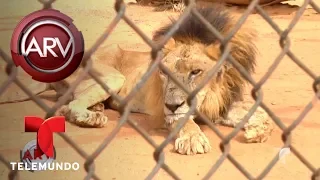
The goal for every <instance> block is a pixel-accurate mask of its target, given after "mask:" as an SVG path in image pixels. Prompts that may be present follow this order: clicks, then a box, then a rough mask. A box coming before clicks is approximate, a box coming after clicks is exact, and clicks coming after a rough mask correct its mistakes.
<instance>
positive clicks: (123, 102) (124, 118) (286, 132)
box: [0, 0, 320, 179]
mask: <svg viewBox="0 0 320 180" xmlns="http://www.w3.org/2000/svg"><path fill="white" fill-rule="evenodd" d="M54 1H55V0H49V1H45V0H39V2H40V3H42V4H43V8H44V9H46V8H51V5H52V3H54ZM184 3H185V6H186V8H185V10H184V12H183V13H182V14H181V16H180V17H179V19H178V20H177V21H176V23H175V25H174V26H173V27H172V29H171V30H170V31H169V32H168V33H167V34H166V35H165V38H164V39H163V40H162V42H160V43H155V42H153V41H152V40H151V39H149V38H148V37H147V36H146V35H145V34H144V33H143V32H142V31H141V30H140V29H139V28H138V27H137V26H136V25H135V24H134V23H133V22H132V21H131V20H130V18H128V17H127V16H126V15H125V13H124V12H125V10H126V4H125V3H124V2H123V1H122V0H116V1H115V6H114V7H115V10H116V11H117V15H116V16H115V17H114V19H113V21H112V22H111V24H110V25H109V27H108V28H107V29H106V31H105V32H104V33H103V35H102V36H101V37H100V38H99V39H98V40H97V41H96V42H95V44H94V45H93V46H92V47H91V48H90V49H89V50H87V52H86V53H85V56H84V59H83V64H82V68H84V71H83V74H82V75H81V76H79V77H78V78H77V80H76V81H75V82H74V83H73V84H71V85H70V87H69V89H68V91H67V92H66V93H65V94H64V95H63V96H62V98H60V99H59V101H58V102H57V103H56V104H55V105H54V106H53V107H52V108H50V107H48V106H47V105H46V104H45V103H44V102H43V101H42V100H41V99H40V98H39V97H37V96H35V95H34V94H32V92H31V91H30V90H29V89H27V88H26V87H25V86H24V85H23V84H22V83H21V81H19V80H18V79H17V78H16V77H17V68H16V67H15V65H14V64H13V61H12V60H11V58H10V57H9V56H8V55H7V54H5V53H4V51H3V50H2V49H0V56H1V57H2V58H3V59H4V61H5V62H6V63H7V66H6V73H7V74H8V79H7V80H6V81H5V82H4V83H3V84H2V85H1V86H0V95H1V94H2V93H3V92H4V91H5V90H6V88H7V87H8V86H9V85H10V84H11V83H15V84H16V85H18V86H19V87H20V88H21V89H22V90H23V91H24V92H25V93H26V94H27V95H28V96H30V98H31V99H32V100H33V101H34V102H35V103H36V104H37V105H38V106H40V107H41V108H42V109H43V110H44V111H45V112H47V114H46V118H48V117H51V116H53V115H54V113H55V112H56V110H57V109H58V108H59V107H61V106H62V105H63V104H65V103H66V102H67V101H68V96H70V94H71V93H72V92H73V91H74V89H75V87H76V85H77V84H79V82H80V81H81V80H82V79H83V77H84V76H85V75H87V74H88V75H89V76H91V77H92V78H93V79H94V80H96V82H97V83H99V84H100V85H101V86H102V87H103V89H104V90H105V91H107V92H108V93H109V94H111V96H112V98H113V99H115V100H117V101H118V102H119V103H120V108H119V112H120V113H121V118H120V120H119V122H118V125H117V126H116V127H115V128H114V129H113V131H112V132H111V133H110V135H109V136H108V137H106V138H105V139H104V141H103V142H102V143H101V145H100V146H99V147H98V148H97V149H96V150H95V151H94V152H93V153H92V154H87V153H86V152H85V151H83V150H82V149H81V148H80V147H79V146H78V145H77V144H76V143H75V142H73V141H72V140H71V139H70V138H69V137H68V136H67V135H65V134H61V133H60V134H59V135H60V136H61V137H62V138H63V139H64V140H65V141H66V142H67V143H69V144H70V146H71V147H72V148H74V149H75V150H76V151H77V152H78V153H79V154H80V155H81V156H82V157H83V158H84V159H86V161H85V164H84V168H85V170H86V171H87V176H86V178H85V179H91V178H93V179H100V178H99V176H98V175H97V174H95V164H94V160H95V159H96V157H97V156H98V155H99V154H100V153H101V152H102V151H103V150H104V149H105V148H107V146H108V145H109V143H110V141H111V140H112V139H113V138H114V137H115V136H116V134H117V133H118V132H119V130H120V128H121V127H122V126H123V125H124V124H125V123H128V124H129V125H130V126H131V127H132V128H134V129H135V130H137V132H139V133H140V134H141V136H143V137H144V138H145V140H146V141H147V142H149V143H150V144H151V145H152V146H153V147H154V148H155V151H154V157H153V158H154V160H155V161H156V162H157V164H156V166H155V167H154V168H153V170H152V171H151V172H150V174H149V175H148V177H147V178H146V179H152V178H153V177H154V176H155V174H156V173H157V172H158V171H159V170H160V169H161V168H162V169H163V170H165V171H166V172H167V173H168V174H169V175H171V176H172V177H173V178H174V179H180V178H179V175H178V174H177V173H175V172H174V171H172V170H171V168H170V167H169V166H168V165H167V164H166V163H165V161H164V160H165V156H164V153H163V149H164V148H165V147H166V146H167V145H168V144H169V143H170V141H171V140H172V139H173V137H174V135H175V134H177V133H178V131H179V130H180V129H181V128H182V126H183V125H184V124H185V123H186V121H187V120H188V117H185V118H183V119H182V120H181V121H180V122H179V123H178V125H177V126H176V128H175V129H174V130H173V131H171V132H170V134H169V135H168V136H167V138H166V140H165V141H164V142H162V143H161V144H160V145H159V146H158V145H156V143H155V142H154V141H153V140H152V138H151V137H150V136H149V135H148V133H147V132H146V131H145V130H144V129H143V128H141V127H139V126H138V125H137V124H136V123H135V122H134V121H133V120H132V119H130V118H129V117H128V115H129V112H130V107H129V106H128V105H127V104H128V102H129V101H130V100H131V99H132V98H133V97H134V95H135V94H136V93H137V90H138V89H139V88H140V87H141V86H143V84H144V82H146V80H147V79H148V77H149V76H150V75H151V73H152V72H153V71H154V70H155V69H156V68H157V67H159V68H160V69H161V70H162V71H163V72H165V73H166V74H167V75H168V76H169V77H170V78H171V79H172V80H174V81H175V82H176V83H177V84H178V85H179V87H181V88H182V89H183V90H184V91H185V92H186V93H188V94H189V96H188V104H189V106H190V107H191V108H190V111H189V113H188V114H191V113H193V112H195V114H196V115H197V116H199V117H200V118H201V119H202V120H203V121H204V122H205V123H206V124H207V125H208V126H209V127H210V129H212V130H213V131H214V132H215V133H216V134H217V135H218V137H219V138H220V139H221V143H220V149H221V151H222V155H221V156H220V158H219V159H218V160H217V162H216V163H215V164H214V165H213V166H212V168H211V169H210V170H209V171H208V173H207V174H206V176H205V177H204V179H208V178H209V177H210V176H212V174H213V173H215V171H216V170H217V169H218V168H219V166H220V165H221V164H222V163H223V161H224V160H226V159H229V160H230V162H231V163H232V164H233V165H234V166H235V167H236V168H237V169H238V170H239V171H240V172H242V173H243V175H244V176H245V177H247V178H248V179H262V178H264V177H265V176H266V175H267V174H268V173H269V172H270V170H271V169H272V167H273V166H274V165H275V164H276V163H277V161H278V156H275V157H274V158H273V160H272V161H271V162H270V163H269V164H268V165H267V167H265V169H264V170H263V171H262V172H261V173H260V175H259V176H257V177H253V176H252V175H251V174H250V172H248V171H247V170H246V169H245V168H244V167H243V166H242V165H241V163H240V162H238V161H237V160H235V158H233V156H232V155H231V154H230V153H229V152H230V144H229V143H230V141H231V139H232V138H234V137H235V135H236V134H237V133H238V132H239V131H240V129H241V126H243V124H244V122H246V121H247V120H248V119H249V118H250V116H251V115H252V114H253V113H254V111H255V110H256V109H257V107H258V106H261V107H262V108H263V109H264V110H265V111H266V112H267V113H268V114H269V116H270V117H271V118H272V119H273V121H274V122H275V124H277V126H278V127H279V128H280V129H281V130H282V131H283V133H282V141H283V142H284V146H283V148H285V147H289V148H290V149H291V151H292V153H293V154H294V155H295V156H296V157H297V158H298V159H299V160H300V161H301V162H302V163H303V164H304V165H305V166H306V167H307V168H308V169H309V170H310V171H312V173H313V175H312V179H318V178H320V168H318V169H317V168H316V167H314V166H313V165H312V164H311V163H310V162H309V161H308V160H307V159H306V158H305V157H303V156H302V154H301V153H299V151H298V150H297V149H296V148H295V147H294V146H293V145H292V144H291V132H292V131H293V130H294V129H295V128H296V127H297V126H298V125H299V123H300V122H301V121H302V119H303V118H304V117H305V116H306V114H307V113H308V112H309V111H310V110H311V109H312V108H313V105H314V103H315V101H317V100H318V99H319V98H320V89H319V87H320V77H317V76H316V74H315V73H314V72H312V71H311V70H310V69H308V68H307V67H306V66H305V65H304V64H303V63H302V62H301V61H300V60H299V59H298V58H297V57H296V56H295V55H294V53H293V52H292V51H291V50H290V49H289V48H290V39H289V38H288V34H289V33H290V31H291V30H292V29H293V27H294V26H295V24H296V23H297V22H298V21H299V19H300V17H301V16H302V14H303V12H304V11H305V10H306V7H307V6H308V5H310V6H312V7H313V9H314V10H316V11H317V12H319V13H320V8H319V7H318V6H317V5H316V4H315V3H314V2H313V1H312V0H305V1H304V3H303V5H302V6H301V7H300V8H299V9H298V11H297V12H296V14H295V16H294V18H293V19H292V21H291V23H290V24H289V26H288V27H287V28H286V29H285V30H281V29H280V28H279V27H278V26H277V24H276V23H274V22H273V21H272V19H271V18H270V17H269V16H268V15H267V13H266V12H265V11H264V10H263V9H262V8H261V6H260V5H259V4H258V3H259V0H253V1H252V2H251V3H250V4H249V6H248V7H247V9H246V11H245V12H244V13H243V14H242V16H241V18H240V19H239V20H238V22H237V23H236V24H235V26H234V27H233V30H232V31H231V32H230V33H229V35H228V36H226V37H222V35H221V34H219V33H218V31H217V30H216V29H215V28H214V27H212V26H211V25H210V24H209V23H208V22H206V20H205V19H204V18H203V17H202V16H201V15H200V14H199V12H198V11H197V10H196V8H195V1H194V0H186V1H185V2H184ZM254 10H255V11H256V12H257V13H258V14H260V15H261V16H262V17H263V18H264V20H266V21H267V22H268V23H269V24H270V25H271V26H272V28H273V29H274V30H275V31H276V32H277V33H278V34H279V36H280V41H279V43H280V46H281V48H282V51H281V53H280V54H279V55H278V57H277V58H276V59H275V61H274V62H273V64H272V65H271V67H270V68H269V70H268V72H267V73H266V74H265V75H264V76H263V77H262V78H261V79H260V81H258V82H255V81H254V80H253V79H252V77H251V76H250V74H249V73H248V72H246V70H245V69H244V68H243V67H242V66H241V65H240V64H239V63H238V62H237V61H235V60H234V59H233V57H232V56H230V54H229V51H228V49H227V48H224V47H226V44H227V43H228V41H229V40H230V39H231V38H232V37H233V35H234V34H235V33H236V32H237V30H238V29H239V28H240V27H241V25H242V24H243V23H244V22H245V20H246V19H247V18H248V16H249V15H250V14H251V12H253V11H254ZM190 13H192V14H193V15H194V16H196V17H197V18H198V20H199V21H200V22H202V23H203V24H204V25H205V26H206V27H207V28H208V29H209V30H210V31H211V32H212V33H213V34H214V35H215V36H216V37H217V38H218V40H219V41H220V42H221V48H222V51H223V53H222V54H223V55H222V56H221V58H220V60H218V63H217V64H221V63H222V62H223V61H229V62H230V63H232V65H233V66H234V67H235V68H236V69H237V70H238V71H239V72H240V73H241V75H242V76H243V77H244V78H246V79H247V80H248V81H249V82H250V84H251V85H252V86H253V89H252V97H253V98H254V99H255V104H254V105H253V107H252V108H251V109H250V110H249V112H248V115H247V116H245V117H244V118H243V120H242V121H243V122H242V123H239V124H238V125H237V127H236V128H235V129H234V130H233V132H231V133H230V134H229V135H228V136H224V135H222V133H221V132H219V130H218V129H217V128H216V127H215V126H214V125H213V123H211V122H210V121H209V120H208V119H207V118H206V117H205V116H203V115H202V114H201V113H200V112H198V111H197V110H196V108H195V107H196V106H195V104H194V102H193V101H192V99H193V98H194V97H195V96H196V93H197V90H195V91H193V92H190V91H188V90H187V88H186V87H183V86H182V85H181V83H178V81H177V80H176V79H175V78H174V77H173V76H172V75H171V73H170V71H169V70H168V69H167V68H166V67H165V66H164V65H163V64H162V63H161V55H160V50H161V48H162V47H163V45H164V44H165V43H166V42H167V41H168V40H169V39H170V37H171V36H172V35H173V34H174V32H175V31H176V30H177V28H178V27H179V25H180V24H181V23H182V22H183V20H184V19H185V18H186V17H187V15H188V14H190ZM121 19H123V20H124V21H125V22H126V23H127V24H128V25H129V26H131V27H132V28H133V29H134V31H135V32H136V33H137V34H139V35H140V36H141V37H142V39H143V40H144V41H145V42H146V43H147V44H148V45H149V46H150V47H151V49H152V52H151V54H152V59H153V63H152V64H151V65H150V67H149V69H148V70H147V72H146V73H145V74H144V75H143V77H142V78H141V80H140V81H139V83H138V84H136V86H135V87H134V88H133V90H132V92H130V93H129V94H128V96H127V97H125V98H121V97H120V96H118V95H117V94H115V93H112V92H111V91H110V89H109V88H108V87H107V86H106V84H104V83H103V81H102V80H100V79H99V78H98V77H97V76H95V73H94V69H92V68H91V67H92V61H91V59H90V57H91V55H92V54H93V53H94V52H95V51H96V50H97V48H98V47H99V46H100V45H101V44H102V43H103V42H104V41H105V40H106V39H107V38H108V37H109V36H110V34H111V33H112V31H113V29H114V28H115V27H116V26H117V24H118V23H119V21H120V20H121ZM285 55H287V56H289V57H290V58H291V60H292V61H293V62H295V63H296V64H297V65H298V66H299V67H300V68H301V69H302V70H303V71H304V72H305V73H306V74H307V75H309V76H310V77H311V78H312V79H313V80H314V83H313V89H314V92H315V96H314V98H313V99H312V100H311V101H310V103H309V104H308V105H307V106H306V107H305V108H304V110H303V112H302V113H301V114H300V115H299V116H298V117H297V118H296V120H295V121H294V122H293V123H292V124H291V125H290V126H288V127H286V126H285V125H284V124H283V123H282V122H281V120H280V119H279V118H278V117H277V116H276V115H275V114H274V113H273V112H272V111H271V110H270V109H269V108H268V107H267V106H266V104H264V103H263V102H262V91H261V89H260V88H261V86H262V85H263V84H264V83H265V82H266V80H267V79H268V78H269V77H270V75H271V74H272V72H273V71H274V70H275V69H276V68H277V66H278V64H279V63H280V61H281V60H282V58H283V57H284V56H285ZM216 69H217V67H213V68H212V69H211V72H209V74H210V75H211V76H210V77H208V78H212V76H213V75H214V74H215V73H214V71H216ZM202 84H203V85H204V84H205V83H202ZM200 88H202V87H199V89H200ZM0 160H1V162H2V163H4V164H5V165H6V166H7V168H8V169H9V170H10V173H9V179H16V178H17V177H18V171H17V170H14V171H12V170H11V166H10V164H9V162H8V161H7V160H6V159H5V158H4V157H3V155H1V154H0ZM15 169H17V168H15Z"/></svg>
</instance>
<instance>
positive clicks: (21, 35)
mask: <svg viewBox="0 0 320 180" xmlns="http://www.w3.org/2000/svg"><path fill="white" fill-rule="evenodd" d="M83 55H84V39H83V36H82V33H81V32H80V31H78V30H77V28H76V27H75V25H74V24H73V23H72V19H71V18H70V17H68V16H67V15H65V14H63V13H61V12H59V11H57V10H54V9H44V10H40V11H36V12H33V13H31V14H29V15H27V16H26V17H24V18H23V19H22V20H21V21H20V23H19V24H18V25H17V27H16V28H15V30H14V32H13V34H12V39H11V56H12V59H13V61H14V63H15V65H16V66H21V68H22V69H23V70H24V71H26V72H27V73H28V74H29V75H30V76H32V79H34V80H37V81H40V82H46V83H50V82H57V81H61V80H63V79H65V78H67V77H68V76H70V75H71V74H72V73H73V72H74V71H75V70H76V69H77V68H78V67H79V65H80V64H81V61H82V58H83Z"/></svg>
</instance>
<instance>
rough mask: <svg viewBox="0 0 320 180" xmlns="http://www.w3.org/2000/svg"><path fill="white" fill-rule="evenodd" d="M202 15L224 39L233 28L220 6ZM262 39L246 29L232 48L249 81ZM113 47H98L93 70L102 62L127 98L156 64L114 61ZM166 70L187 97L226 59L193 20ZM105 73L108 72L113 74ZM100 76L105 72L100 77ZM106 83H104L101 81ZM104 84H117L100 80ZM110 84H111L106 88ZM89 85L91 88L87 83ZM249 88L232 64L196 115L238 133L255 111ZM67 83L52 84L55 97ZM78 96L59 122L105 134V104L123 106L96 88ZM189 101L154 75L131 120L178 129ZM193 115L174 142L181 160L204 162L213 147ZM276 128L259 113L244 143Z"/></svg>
mask: <svg viewBox="0 0 320 180" xmlns="http://www.w3.org/2000/svg"><path fill="white" fill-rule="evenodd" d="M197 9H198V11H199V13H200V14H201V15H202V16H203V17H204V18H205V19H206V20H207V21H208V22H209V23H210V24H211V25H212V26H214V27H215V28H216V29H217V30H218V31H219V32H220V33H221V34H222V35H223V36H226V35H227V34H228V33H229V32H230V31H231V30H232V28H233V27H234V25H235V21H234V20H233V18H232V16H231V14H230V12H228V11H227V10H226V9H224V8H223V7H222V6H212V7H198V8H197ZM174 23H175V20H173V19H172V22H171V23H169V24H167V25H165V26H163V27H162V28H159V29H158V30H156V31H155V33H154V35H153V40H154V42H156V43H158V42H160V41H161V40H162V38H163V36H164V35H165V34H166V33H167V32H168V31H169V30H170V28H171V27H172V26H173V24H174ZM256 39H257V35H256V32H255V30H254V29H251V28H249V27H247V26H242V27H241V28H240V29H239V30H238V32H237V33H236V34H235V35H234V36H233V37H232V38H231V40H230V42H229V43H228V47H229V48H230V50H231V55H232V56H233V58H234V59H235V60H236V61H237V62H238V63H240V64H241V65H242V66H243V67H244V68H245V69H246V70H247V71H248V73H250V74H253V73H254V72H255V67H256V56H257V52H258V50H257V47H256V46H255V40H256ZM111 52H112V51H111V50H110V48H109V47H101V48H100V49H99V50H98V51H97V52H96V53H95V54H94V56H93V57H92V59H93V62H96V61H98V60H100V61H103V62H104V63H105V65H107V66H108V67H109V69H111V70H112V71H113V72H114V73H115V74H116V75H117V76H118V77H121V78H120V81H121V82H120V83H118V86H119V85H121V88H115V89H113V90H112V91H113V92H115V93H118V95H119V96H121V97H126V96H127V95H128V94H129V93H130V92H131V90H132V89H133V88H134V87H135V85H136V84H137V83H138V82H139V81H140V79H141V77H142V75H143V74H144V73H145V72H146V71H147V70H148V68H149V66H150V65H151V63H152V62H153V61H152V59H151V56H150V55H151V53H150V52H137V51H128V50H123V49H121V48H120V47H117V51H116V53H111ZM162 53H163V55H164V56H163V58H162V60H161V61H162V63H163V64H164V65H165V66H166V67H167V68H168V69H169V70H170V71H171V73H172V75H173V76H174V77H175V78H176V79H177V80H179V81H180V82H181V83H182V84H183V85H184V86H185V87H187V88H188V89H189V90H190V91H193V90H195V88H197V87H198V85H199V84H200V83H201V82H202V81H203V80H204V79H205V78H206V75H207V74H208V72H209V71H210V69H212V68H213V67H214V65H215V64H217V61H218V59H219V58H220V56H221V51H220V43H219V41H218V39H217V38H216V37H215V36H214V35H213V34H212V33H211V32H210V31H209V30H208V29H207V28H206V27H205V26H204V25H203V24H202V23H200V22H199V20H198V19H197V18H196V17H195V16H194V15H192V14H190V15H188V17H187V19H186V20H185V21H184V22H183V23H182V24H181V25H180V26H179V28H178V30H177V31H176V32H175V33H174V35H173V36H172V38H171V39H170V40H169V41H168V42H167V44H166V45H165V46H164V47H163V48H162ZM109 69H107V70H109ZM102 73H103V69H102ZM102 77H103V76H102ZM103 78H105V81H103V82H106V83H107V84H108V83H111V82H110V81H112V80H111V79H112V78H108V77H103ZM108 79H109V80H108ZM90 82H91V81H90ZM247 83H248V82H247V80H246V79H245V78H243V77H242V75H241V74H240V73H239V72H238V70H237V69H236V68H234V67H233V66H232V64H231V63H229V62H225V63H224V64H223V65H222V67H221V68H220V69H219V71H218V72H217V73H216V75H215V76H214V77H213V78H211V79H210V81H209V82H208V83H206V85H205V86H204V87H203V88H202V89H201V90H200V91H199V93H198V94H197V95H196V98H197V105H196V108H197V110H198V111H199V112H201V113H202V114H203V115H205V116H206V117H207V118H208V119H210V120H211V122H213V123H215V124H221V125H225V126H230V127H236V126H237V125H238V124H239V122H240V121H242V119H243V117H244V116H245V115H246V114H247V113H248V111H249V109H250V108H251V106H252V105H253V103H252V102H250V100H246V99H244V92H245V88H246V84H247ZM61 86H63V83H62V82H58V83H53V84H52V85H51V86H50V87H54V89H56V90H57V91H58V90H59V91H60V94H63V92H65V91H63V92H62V93H61V90H60V89H66V88H61ZM79 87H80V88H81V90H80V92H81V93H80V94H81V96H80V95H79V96H77V97H76V98H74V99H73V100H71V101H70V102H69V103H68V104H66V105H64V106H62V107H61V108H60V109H59V110H58V111H57V115H63V116H65V117H66V119H67V120H68V121H69V122H71V123H74V124H76V125H79V126H87V127H97V128H98V127H104V126H106V125H107V120H108V118H107V117H106V116H105V115H104V114H103V110H104V108H105V107H104V104H103V102H104V101H105V100H107V99H108V101H107V102H108V105H109V106H110V107H111V108H112V109H116V110H119V108H120V107H119V105H120V104H119V102H117V101H116V100H115V99H112V98H109V96H110V94H108V93H107V92H105V91H104V89H103V88H101V87H100V85H98V84H97V83H94V84H91V85H86V86H85V87H82V85H81V84H80V85H79ZM187 98H188V94H186V93H185V92H184V91H183V90H182V89H181V88H179V87H178V86H177V85H176V84H175V83H174V82H173V80H172V79H171V78H169V77H168V75H167V74H165V73H164V72H162V71H161V70H160V69H159V68H158V69H157V70H156V71H154V72H153V73H152V74H151V76H150V77H149V78H148V80H147V81H146V82H145V84H144V85H143V87H141V88H140V89H139V90H138V92H137V94H136V95H135V96H134V98H133V99H132V100H131V101H130V105H131V112H138V113H145V114H149V115H151V118H150V120H152V121H153V122H152V123H153V124H154V125H155V126H161V125H165V126H166V127H167V128H168V129H173V128H174V127H175V126H176V125H177V122H178V120H179V119H181V118H183V117H184V116H185V115H186V113H187V112H188V111H189V110H190V107H189V105H188V103H187ZM197 119H198V118H197V116H196V114H192V115H191V116H190V117H189V119H188V121H187V122H186V124H185V125H184V126H183V127H182V129H181V130H179V133H178V134H177V137H176V139H175V145H174V148H175V150H176V152H178V153H179V154H184V155H194V154H203V153H207V152H209V151H210V150H211V145H210V143H209V140H208V138H207V137H206V135H205V134H204V132H203V131H202V130H201V129H200V126H199V123H198V122H197ZM273 128H274V126H273V124H272V121H271V120H270V118H269V117H268V114H267V113H266V112H265V111H264V110H263V109H262V108H260V107H259V108H258V109H257V110H256V112H255V113H254V114H253V115H252V116H251V117H250V118H249V120H248V121H247V122H246V123H245V125H244V127H243V129H244V131H245V135H244V136H245V139H246V142H248V143H257V142H265V141H267V140H268V139H269V138H270V136H271V133H272V131H273Z"/></svg>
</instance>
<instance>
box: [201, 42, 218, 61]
mask: <svg viewBox="0 0 320 180" xmlns="http://www.w3.org/2000/svg"><path fill="white" fill-rule="evenodd" d="M205 53H206V54H207V56H209V57H210V58H211V59H212V60H214V61H216V60H218V59H219V57H220V54H221V53H220V44H219V43H215V44H210V45H209V46H207V47H205Z"/></svg>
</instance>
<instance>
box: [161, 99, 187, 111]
mask: <svg viewBox="0 0 320 180" xmlns="http://www.w3.org/2000/svg"><path fill="white" fill-rule="evenodd" d="M184 103H185V101H183V102H182V103H172V104H168V103H165V105H166V107H167V108H168V109H169V110H170V111H171V112H172V113H174V112H175V111H176V110H177V109H178V108H179V107H181V106H182V105H183V104H184Z"/></svg>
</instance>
